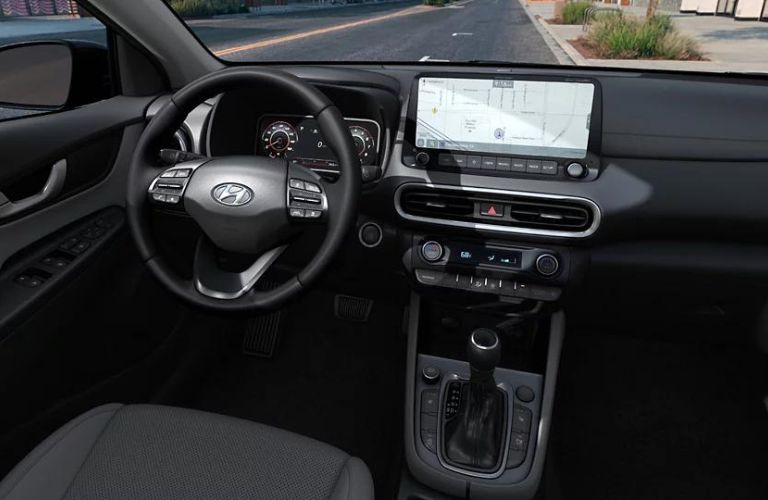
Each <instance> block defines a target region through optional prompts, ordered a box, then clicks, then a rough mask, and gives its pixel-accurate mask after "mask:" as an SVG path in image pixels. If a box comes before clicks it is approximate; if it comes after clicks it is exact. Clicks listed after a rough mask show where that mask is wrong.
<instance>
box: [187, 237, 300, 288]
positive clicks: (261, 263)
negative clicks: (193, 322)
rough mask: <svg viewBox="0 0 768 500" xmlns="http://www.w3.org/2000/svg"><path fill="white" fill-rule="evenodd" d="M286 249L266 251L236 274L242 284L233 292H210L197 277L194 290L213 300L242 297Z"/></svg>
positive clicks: (284, 246) (285, 246)
mask: <svg viewBox="0 0 768 500" xmlns="http://www.w3.org/2000/svg"><path fill="white" fill-rule="evenodd" d="M286 248H288V245H283V246H279V247H276V248H273V249H272V250H268V251H266V252H264V254H262V255H261V257H259V258H258V259H256V262H254V263H253V264H251V266H250V267H249V268H248V269H246V270H245V271H243V272H240V273H236V274H237V275H238V277H239V278H240V281H241V282H242V283H243V286H242V287H241V288H240V289H239V290H237V291H235V292H222V291H219V290H212V289H210V288H208V287H206V286H205V285H203V283H202V282H201V281H200V277H199V276H195V288H196V289H197V291H198V292H200V293H201V294H202V295H205V296H206V297H212V298H214V299H222V300H233V299H237V298H239V297H242V296H243V295H245V294H246V293H247V292H248V290H250V289H251V288H253V286H254V285H255V284H256V282H257V281H259V278H261V277H262V276H263V275H264V273H266V272H267V269H269V266H270V265H272V263H273V262H274V261H276V260H277V258H278V257H280V254H282V253H283V251H284V250H285V249H286ZM219 272H223V271H219ZM233 274H235V273H233Z"/></svg>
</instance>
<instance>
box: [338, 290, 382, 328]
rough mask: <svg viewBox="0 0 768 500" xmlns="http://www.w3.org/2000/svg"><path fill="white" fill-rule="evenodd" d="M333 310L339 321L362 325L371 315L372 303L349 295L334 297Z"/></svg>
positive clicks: (369, 300)
mask: <svg viewBox="0 0 768 500" xmlns="http://www.w3.org/2000/svg"><path fill="white" fill-rule="evenodd" d="M333 308H334V312H335V314H336V317H337V318H339V319H343V320H345V321H355V322H358V323H364V322H366V321H368V316H370V314H371V309H373V301H372V300H371V299H365V298H363V297H353V296H351V295H336V297H334V299H333Z"/></svg>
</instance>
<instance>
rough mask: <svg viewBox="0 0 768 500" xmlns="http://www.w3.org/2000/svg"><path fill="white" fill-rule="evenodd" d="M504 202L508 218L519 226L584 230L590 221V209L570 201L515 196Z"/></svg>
mask: <svg viewBox="0 0 768 500" xmlns="http://www.w3.org/2000/svg"><path fill="white" fill-rule="evenodd" d="M506 204H508V206H509V212H508V213H509V218H510V219H511V220H512V222H513V223H514V224H515V225H516V226H520V227H542V228H547V229H559V230H563V231H584V230H586V229H587V228H588V227H589V224H590V222H591V216H590V213H591V211H590V210H588V209H587V208H585V207H584V206H581V205H580V204H578V203H575V202H571V201H557V202H548V201H546V200H541V199H525V197H515V199H514V200H512V201H510V202H506Z"/></svg>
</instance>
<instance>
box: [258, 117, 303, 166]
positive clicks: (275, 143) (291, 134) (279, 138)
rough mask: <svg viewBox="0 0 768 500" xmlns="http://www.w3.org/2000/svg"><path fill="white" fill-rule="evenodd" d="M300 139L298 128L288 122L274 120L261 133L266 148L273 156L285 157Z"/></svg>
mask: <svg viewBox="0 0 768 500" xmlns="http://www.w3.org/2000/svg"><path fill="white" fill-rule="evenodd" d="M298 140H299V138H298V135H296V129H295V128H293V125H291V124H290V123H287V122H273V123H270V124H269V126H268V127H267V128H266V129H265V130H264V133H262V134H261V141H262V143H263V144H264V150H265V151H266V152H267V154H268V155H269V156H271V157H273V158H275V157H283V156H285V154H286V153H287V152H288V151H293V147H294V145H295V144H296V142H297V141H298Z"/></svg>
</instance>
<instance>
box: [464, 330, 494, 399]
mask: <svg viewBox="0 0 768 500" xmlns="http://www.w3.org/2000/svg"><path fill="white" fill-rule="evenodd" d="M467 359H468V360H469V368H470V374H471V378H470V382H472V383H487V382H489V381H490V382H491V383H493V385H496V384H495V383H494V380H493V371H494V370H495V369H496V365H498V364H499V360H500V359H501V343H500V342H499V336H498V335H496V332H494V331H493V330H491V329H489V328H478V329H477V330H475V331H473V332H472V335H470V336H469V342H468V343H467Z"/></svg>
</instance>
